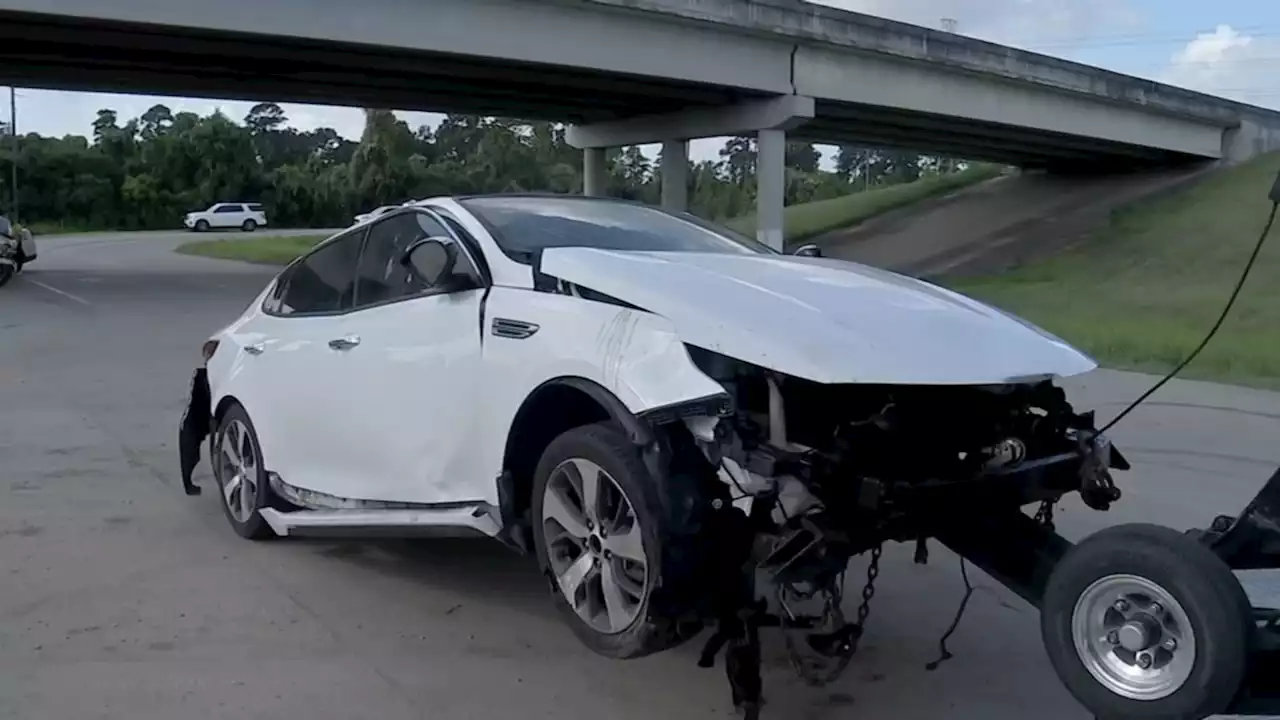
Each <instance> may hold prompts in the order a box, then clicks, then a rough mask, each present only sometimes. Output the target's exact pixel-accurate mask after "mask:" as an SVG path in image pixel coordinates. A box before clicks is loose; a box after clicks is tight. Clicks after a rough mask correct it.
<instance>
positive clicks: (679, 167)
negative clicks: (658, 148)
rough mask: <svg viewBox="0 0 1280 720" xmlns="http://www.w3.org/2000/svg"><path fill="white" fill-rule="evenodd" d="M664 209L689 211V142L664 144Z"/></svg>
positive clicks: (681, 141) (670, 141)
mask: <svg viewBox="0 0 1280 720" xmlns="http://www.w3.org/2000/svg"><path fill="white" fill-rule="evenodd" d="M661 172H662V207H664V208H666V209H668V210H675V211H677V212H684V211H685V210H688V209H689V141H688V140H664V141H663V142H662V168H661Z"/></svg>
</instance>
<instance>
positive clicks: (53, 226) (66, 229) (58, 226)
mask: <svg viewBox="0 0 1280 720" xmlns="http://www.w3.org/2000/svg"><path fill="white" fill-rule="evenodd" d="M24 227H26V228H27V229H28V230H30V231H31V234H33V235H35V236H36V237H40V236H41V235H70V234H78V233H91V232H99V231H101V230H102V228H95V227H91V226H89V225H78V224H76V223H61V222H35V223H31V224H30V225H25V224H24Z"/></svg>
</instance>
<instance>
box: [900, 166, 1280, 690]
mask: <svg viewBox="0 0 1280 720" xmlns="http://www.w3.org/2000/svg"><path fill="white" fill-rule="evenodd" d="M1268 199H1269V200H1270V201H1271V211H1270V212H1269V213H1268V215H1267V222H1266V223H1265V224H1264V225H1263V227H1262V232H1261V233H1260V234H1259V235H1258V241H1257V242H1256V243H1254V246H1253V252H1252V253H1250V254H1249V259H1248V261H1247V262H1245V265H1244V270H1243V271H1242V272H1241V273H1240V278H1239V279H1238V280H1237V281H1236V284H1235V287H1234V288H1233V289H1232V290H1231V295H1230V296H1229V297H1228V298H1227V303H1226V305H1225V306H1223V308H1222V312H1221V313H1220V314H1219V315H1218V319H1217V321H1215V322H1214V324H1213V327H1211V328H1210V329H1209V332H1208V333H1207V334H1205V336H1204V339H1203V340H1201V341H1200V344H1199V345H1197V346H1196V347H1195V349H1194V350H1192V351H1191V352H1190V353H1189V354H1188V355H1187V356H1186V357H1185V358H1184V359H1183V360H1182V362H1180V363H1178V365H1177V367H1175V368H1173V369H1172V370H1170V371H1169V372H1168V373H1167V374H1166V375H1165V376H1164V377H1162V378H1160V380H1159V381H1157V382H1156V383H1155V384H1154V385H1152V386H1151V387H1150V388H1148V389H1147V390H1146V392H1144V393H1142V394H1141V395H1139V396H1138V397H1137V399H1135V400H1134V401H1133V402H1131V403H1129V405H1128V406H1126V407H1125V409H1124V410H1122V411H1120V412H1119V413H1118V414H1117V415H1116V416H1115V417H1114V418H1112V419H1111V421H1110V422H1108V423H1107V424H1106V425H1103V426H1102V429H1100V430H1097V431H1096V432H1094V433H1092V436H1091V438H1092V437H1097V436H1100V435H1102V434H1104V433H1106V432H1107V431H1109V430H1110V429H1111V428H1113V427H1115V426H1116V424H1117V423H1119V422H1120V421H1121V420H1122V419H1124V418H1125V417H1126V416H1127V415H1129V413H1131V412H1133V411H1134V410H1136V409H1137V408H1138V406H1139V405H1141V404H1142V403H1143V402H1145V401H1146V400H1147V398H1149V397H1151V396H1152V395H1154V394H1155V392H1156V391H1157V390H1159V389H1160V388H1162V387H1164V385H1165V384H1166V383H1168V382H1169V381H1170V380H1173V379H1174V378H1175V377H1177V376H1178V373H1180V372H1182V371H1183V369H1185V368H1186V367H1187V366H1188V365H1190V364H1191V362H1192V361H1193V360H1195V359H1196V357H1197V356H1198V355H1200V352H1201V351H1202V350H1204V349H1205V347H1206V346H1207V345H1208V344H1209V341H1210V340H1212V339H1213V337H1214V335H1216V334H1217V333H1218V330H1219V329H1220V328H1221V327H1222V324H1223V323H1224V322H1226V319H1227V316H1228V315H1229V314H1230V313H1231V308H1232V307H1234V306H1235V303H1236V299H1237V298H1238V297H1239V296H1240V291H1241V290H1242V289H1244V284H1245V282H1246V281H1247V280H1248V279H1249V273H1250V272H1252V270H1253V266H1254V263H1256V262H1257V260H1258V255H1259V254H1260V253H1261V252H1262V246H1263V245H1264V244H1266V241H1267V238H1268V237H1269V236H1270V234H1271V227H1272V225H1274V224H1275V220H1276V213H1277V210H1280V174H1277V176H1276V179H1275V182H1274V183H1273V184H1272V186H1271V192H1270V193H1269V194H1268ZM1091 438H1090V439H1091ZM1113 488H1114V486H1113ZM1104 489H1105V488H1104ZM1056 504H1057V500H1056V499H1055V500H1045V501H1043V502H1041V503H1040V507H1039V508H1038V509H1037V511H1036V514H1035V521H1036V522H1037V523H1039V524H1040V525H1041V526H1042V527H1044V528H1045V529H1046V530H1048V531H1050V532H1053V531H1054V530H1055V526H1054V522H1053V512H1054V506H1055V505H1056ZM960 577H961V579H962V580H963V581H964V595H963V596H962V597H961V599H960V606H959V608H957V610H956V615H955V619H954V620H953V621H952V623H951V625H950V626H949V627H948V628H947V630H946V632H945V633H944V634H943V635H942V638H941V640H939V642H938V645H939V649H940V650H941V655H940V656H939V658H938V659H937V660H935V661H933V662H931V663H929V664H928V665H926V666H925V668H926V669H927V670H936V669H937V668H938V666H939V665H941V664H942V663H943V662H945V661H946V660H950V659H951V658H952V657H953V656H952V654H951V652H950V651H949V650H948V649H947V639H948V638H950V637H951V635H952V634H953V633H954V632H955V631H956V628H957V627H959V625H960V621H961V619H963V617H964V612H965V609H966V608H967V607H968V604H969V598H970V597H971V596H972V595H973V591H974V587H973V585H972V584H971V583H970V582H969V574H968V572H967V570H966V567H965V560H964V558H960ZM1277 620H1280V614H1278V615H1277V618H1276V619H1275V620H1273V621H1272V622H1276V621H1277Z"/></svg>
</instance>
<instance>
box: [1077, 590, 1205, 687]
mask: <svg viewBox="0 0 1280 720" xmlns="http://www.w3.org/2000/svg"><path fill="white" fill-rule="evenodd" d="M1071 637H1072V640H1073V641H1074V643H1075V648H1076V653H1077V654H1078V655H1079V656H1080V660H1081V662H1082V663H1084V667H1085V669H1086V670H1088V671H1089V674H1091V675H1092V676H1093V677H1094V679H1095V680H1097V681H1098V682H1099V683H1101V684H1102V685H1103V686H1104V687H1106V688H1107V689H1108V690H1110V691H1111V692H1114V693H1116V694H1117V695H1120V696H1122V697H1126V698H1129V699H1132V700H1148V701H1149V700H1159V699H1161V698H1166V697H1168V696H1170V695H1172V694H1174V693H1175V692H1177V691H1178V690H1179V689H1180V688H1181V687H1182V686H1183V685H1184V684H1185V683H1186V682H1187V679H1188V678H1189V677H1191V671H1192V669H1194V667H1195V661H1196V638H1195V631H1194V629H1193V628H1192V626H1191V620H1190V618H1189V617H1188V616H1187V613H1186V611H1185V610H1184V609H1183V608H1182V605H1181V604H1179V603H1178V601H1177V600H1176V599H1175V598H1174V597H1173V595H1172V594H1171V593H1170V592H1169V591H1167V590H1165V589H1164V588H1163V587H1161V586H1160V585H1159V584H1157V583H1155V582H1153V581H1151V580H1148V579H1147V578H1143V577H1139V576H1137V575H1108V576H1107V577H1104V578H1101V579H1099V580H1097V581H1095V582H1094V583H1093V584H1092V585H1090V586H1089V587H1088V588H1086V589H1085V591H1084V592H1083V593H1081V594H1080V598H1079V599H1078V600H1077V601H1076V605H1075V609H1074V610H1073V612H1072V614H1071Z"/></svg>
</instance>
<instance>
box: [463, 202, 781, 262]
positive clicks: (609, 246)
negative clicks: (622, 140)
mask: <svg viewBox="0 0 1280 720" xmlns="http://www.w3.org/2000/svg"><path fill="white" fill-rule="evenodd" d="M459 203H460V204H461V205H462V206H463V207H465V208H466V209H467V210H469V211H470V212H471V213H472V214H473V215H475V216H476V217H478V218H479V219H480V221H481V222H483V223H484V224H485V225H486V226H488V228H489V231H490V232H491V233H492V234H493V236H494V240H495V241H497V243H498V245H499V247H501V248H502V251H503V252H504V253H506V254H507V255H508V256H509V257H510V258H512V259H513V260H516V261H517V262H522V263H529V262H530V261H531V259H532V257H533V254H534V253H535V252H537V251H539V250H544V249H547V248H556V247H590V248H600V249H602V250H647V251H654V252H705V253H734V254H744V253H745V254H769V253H776V251H775V250H773V249H772V248H770V247H769V246H767V245H765V244H763V243H760V242H757V241H755V240H752V239H751V238H748V237H746V236H744V235H739V234H737V233H735V232H733V231H732V230H729V229H728V228H722V227H718V226H714V225H712V224H710V223H706V222H703V221H701V220H698V219H696V218H694V217H692V216H690V215H683V214H680V215H677V214H674V213H670V212H667V211H665V210H661V209H659V208H655V207H651V206H648V205H641V204H638V203H630V202H620V201H609V200H600V199H595V198H583V197H580V196H579V197H528V196H509V197H503V196H489V197H474V198H464V199H462V200H459Z"/></svg>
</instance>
